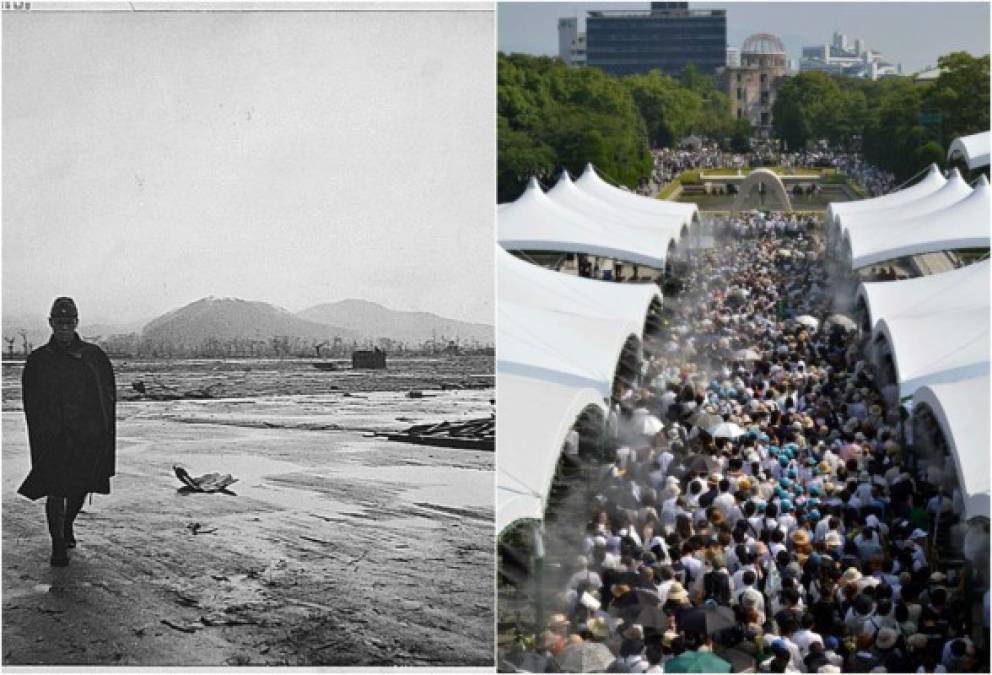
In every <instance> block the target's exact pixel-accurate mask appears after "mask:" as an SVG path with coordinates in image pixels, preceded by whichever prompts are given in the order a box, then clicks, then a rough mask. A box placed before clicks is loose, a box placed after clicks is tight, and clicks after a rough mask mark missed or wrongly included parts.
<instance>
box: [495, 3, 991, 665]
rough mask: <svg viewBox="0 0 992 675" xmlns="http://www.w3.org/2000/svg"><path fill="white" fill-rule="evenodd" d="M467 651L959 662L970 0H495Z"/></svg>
mask: <svg viewBox="0 0 992 675" xmlns="http://www.w3.org/2000/svg"><path fill="white" fill-rule="evenodd" d="M497 25H498V37H497V42H498V49H499V53H498V65H497V143H498V150H497V152H498V159H497V164H498V165H497V173H498V177H497V180H498V185H497V203H498V206H497V217H496V236H497V243H498V246H497V254H498V258H497V366H496V370H497V411H498V427H497V437H496V446H497V478H496V481H497V497H496V528H497V532H498V552H497V555H498V558H497V567H498V574H497V636H496V641H497V659H498V663H497V668H498V670H499V671H500V672H624V673H626V672H630V673H662V672H664V673H700V672H706V673H729V672H735V673H753V672H766V673H767V672H771V673H782V672H785V673H839V672H844V673H869V672H873V673H874V672H917V673H935V672H988V669H989V504H990V498H989V484H990V476H989V474H990V461H989V442H990V441H989V439H990V430H989V419H990V415H989V409H990V398H989V397H990V391H989V361H990V341H989V304H990V292H989V288H990V281H992V278H990V269H989V244H990V222H992V221H990V208H989V207H990V202H989V198H990V197H989V182H988V179H989V146H990V141H989V137H990V131H989V4H988V3H951V2H946V3H787V2H783V3H754V2H728V3H724V4H718V3H687V2H651V3H612V4H611V3H574V2H568V3H500V4H499V6H498V18H497Z"/></svg>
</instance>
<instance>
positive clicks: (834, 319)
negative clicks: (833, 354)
mask: <svg viewBox="0 0 992 675" xmlns="http://www.w3.org/2000/svg"><path fill="white" fill-rule="evenodd" d="M825 323H829V324H830V325H831V326H840V327H841V328H843V329H844V330H846V331H848V332H849V333H853V332H854V331H856V330H857V329H858V324H856V323H854V319H852V318H851V317H849V316H846V315H844V314H831V315H830V316H828V317H827V320H826V322H825Z"/></svg>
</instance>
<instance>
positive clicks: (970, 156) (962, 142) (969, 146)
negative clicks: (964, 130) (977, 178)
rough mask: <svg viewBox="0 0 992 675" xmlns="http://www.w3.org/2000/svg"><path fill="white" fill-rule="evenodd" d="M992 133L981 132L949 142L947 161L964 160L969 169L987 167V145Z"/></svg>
mask: <svg viewBox="0 0 992 675" xmlns="http://www.w3.org/2000/svg"><path fill="white" fill-rule="evenodd" d="M990 136H992V132H989V131H983V132H981V133H978V134H972V135H971V136H961V137H959V138H955V139H954V140H953V141H952V142H951V147H949V148H948V149H947V159H948V161H953V160H955V159H957V158H958V157H961V158H963V159H964V160H965V162H966V163H967V165H968V168H969V169H977V168H979V167H983V166H988V165H989V145H990Z"/></svg>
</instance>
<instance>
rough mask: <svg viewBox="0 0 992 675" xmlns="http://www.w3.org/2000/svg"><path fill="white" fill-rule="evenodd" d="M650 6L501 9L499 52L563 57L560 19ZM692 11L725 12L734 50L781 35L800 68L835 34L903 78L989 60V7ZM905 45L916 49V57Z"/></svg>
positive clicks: (730, 5) (785, 6)
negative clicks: (808, 51)
mask: <svg viewBox="0 0 992 675" xmlns="http://www.w3.org/2000/svg"><path fill="white" fill-rule="evenodd" d="M649 6H650V3H649V2H638V3H630V2H625V3H615V4H614V3H578V2H567V3H500V4H499V6H498V25H499V36H498V46H499V49H500V51H503V52H513V51H519V52H526V53H531V54H537V55H547V56H557V55H558V29H557V21H558V19H559V18H565V17H576V16H578V17H579V18H580V19H581V18H583V17H584V15H585V12H586V11H588V10H591V9H602V10H647V9H648V7H649ZM689 7H690V8H692V9H702V10H710V9H726V10H727V42H728V45H729V46H730V47H732V48H735V49H739V48H740V46H741V43H742V42H743V41H744V40H745V39H746V38H747V37H748V36H749V35H751V34H753V33H773V34H775V35H778V36H779V37H780V38H781V39H782V41H783V43H784V44H785V47H786V53H787V56H788V58H789V59H791V60H793V61H794V62H795V64H796V66H798V63H799V58H800V54H801V51H802V48H803V47H809V46H816V45H823V44H829V43H830V42H831V40H832V37H833V34H834V33H835V32H836V33H842V34H844V35H847V36H848V37H849V39H850V40H851V41H853V40H854V39H855V38H859V39H861V40H862V41H864V43H865V45H866V46H867V47H868V48H870V49H872V50H875V51H879V52H881V54H882V58H883V59H884V60H885V61H888V62H891V63H900V64H902V68H903V73H904V74H911V73H914V72H918V71H920V70H923V69H924V68H926V67H932V66H936V64H937V57H938V56H941V55H943V54H947V53H949V52H953V51H968V52H970V53H971V54H973V55H975V56H983V55H985V54H988V53H989V4H988V3H984V2H948V3H879V2H875V3H812V2H811V3H795V2H788V3H756V2H725V3H711V2H704V3H694V2H691V3H689ZM838 14H839V15H840V16H834V15H838ZM893 26H898V27H899V30H894V29H893ZM935 36H937V37H935ZM906 45H912V46H913V49H912V51H910V50H907V48H906Z"/></svg>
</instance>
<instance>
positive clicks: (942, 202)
mask: <svg viewBox="0 0 992 675" xmlns="http://www.w3.org/2000/svg"><path fill="white" fill-rule="evenodd" d="M971 193H972V189H971V186H969V185H968V183H967V182H965V180H964V179H963V178H962V177H961V174H960V173H959V172H958V170H957V169H954V170H953V171H952V172H951V177H950V178H948V179H947V182H945V183H944V184H943V185H942V186H940V188H938V189H937V190H935V191H934V192H932V193H930V194H929V195H927V196H925V197H922V198H920V199H916V200H913V201H911V202H905V203H902V204H897V205H895V206H891V207H888V208H884V209H876V210H872V211H868V212H866V213H854V214H851V215H844V216H841V217H840V218H839V226H838V227H839V230H838V232H839V234H840V237H841V238H842V239H843V241H844V242H845V243H846V244H848V245H849V243H850V241H851V239H852V238H853V237H854V236H855V233H857V234H859V235H861V234H865V233H868V232H870V231H872V230H874V229H875V228H876V227H877V226H879V225H883V224H888V223H896V222H901V221H904V220H907V219H918V218H921V217H923V216H925V215H928V214H936V213H938V212H940V211H942V210H944V209H946V208H947V207H949V206H951V205H953V204H956V203H957V202H959V201H961V200H962V199H964V198H965V197H967V196H968V195H970V194H971ZM869 236H870V235H869Z"/></svg>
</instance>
